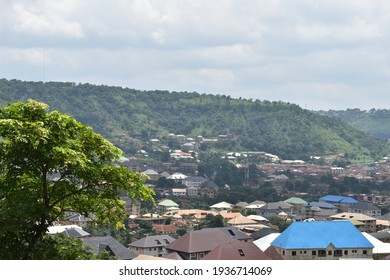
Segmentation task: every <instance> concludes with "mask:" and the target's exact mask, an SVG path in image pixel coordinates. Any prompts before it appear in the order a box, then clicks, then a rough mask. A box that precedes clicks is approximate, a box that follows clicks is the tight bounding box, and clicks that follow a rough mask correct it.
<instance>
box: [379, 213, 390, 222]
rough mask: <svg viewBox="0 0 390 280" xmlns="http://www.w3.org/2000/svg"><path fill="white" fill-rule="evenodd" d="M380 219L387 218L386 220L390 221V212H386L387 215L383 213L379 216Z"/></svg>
mask: <svg viewBox="0 0 390 280" xmlns="http://www.w3.org/2000/svg"><path fill="white" fill-rule="evenodd" d="M378 220H385V221H390V212H389V213H387V214H385V215H382V216H380V217H379V218H378Z"/></svg>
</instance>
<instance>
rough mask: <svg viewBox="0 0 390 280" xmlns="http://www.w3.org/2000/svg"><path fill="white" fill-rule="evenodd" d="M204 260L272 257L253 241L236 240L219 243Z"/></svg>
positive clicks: (262, 258) (266, 258)
mask: <svg viewBox="0 0 390 280" xmlns="http://www.w3.org/2000/svg"><path fill="white" fill-rule="evenodd" d="M203 260H270V257H268V256H267V255H266V254H265V253H264V252H263V251H261V250H260V249H259V247H257V246H256V245H255V244H253V243H252V242H242V241H237V240H235V241H232V242H230V243H227V244H221V245H218V246H217V247H216V248H214V249H213V250H211V251H210V252H209V253H208V254H207V255H206V256H205V257H204V258H203Z"/></svg>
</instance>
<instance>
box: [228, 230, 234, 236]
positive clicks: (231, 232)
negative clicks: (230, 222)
mask: <svg viewBox="0 0 390 280" xmlns="http://www.w3.org/2000/svg"><path fill="white" fill-rule="evenodd" d="M228 232H229V233H230V235H231V236H236V235H235V234H234V232H233V231H232V230H231V229H229V230H228Z"/></svg>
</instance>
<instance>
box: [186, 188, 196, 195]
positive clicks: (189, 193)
mask: <svg viewBox="0 0 390 280" xmlns="http://www.w3.org/2000/svg"><path fill="white" fill-rule="evenodd" d="M186 191H187V196H188V197H197V196H198V188H196V187H188V188H186Z"/></svg>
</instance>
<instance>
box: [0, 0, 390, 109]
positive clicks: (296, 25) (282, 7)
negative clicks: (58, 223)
mask: <svg viewBox="0 0 390 280" xmlns="http://www.w3.org/2000/svg"><path fill="white" fill-rule="evenodd" d="M0 11H1V12H3V13H2V15H1V16H2V20H1V21H0V36H1V38H2V42H1V43H0V49H1V51H2V52H1V54H0V73H1V75H3V77H5V78H17V79H22V80H39V79H41V77H42V74H41V73H42V67H43V66H42V65H43V63H42V53H43V50H45V52H46V65H45V67H46V77H47V79H48V80H50V79H52V80H61V81H74V82H90V83H97V84H112V85H120V86H128V87H131V88H139V89H168V90H183V91H198V92H206V93H219V94H230V95H232V96H235V97H239V96H242V97H247V98H259V99H268V100H286V101H290V102H293V103H294V101H295V102H296V103H298V104H300V105H301V106H304V105H306V104H307V106H308V107H310V106H312V107H319V106H330V107H329V108H331V106H346V107H348V102H350V103H349V104H356V105H354V106H357V105H358V103H359V102H360V104H361V106H369V105H370V104H372V106H374V104H375V105H378V104H379V105H380V104H382V106H387V105H386V104H389V102H387V103H386V102H379V103H378V102H376V100H385V101H386V100H387V101H389V100H388V98H387V97H386V96H387V95H388V92H389V90H390V85H389V82H388V81H389V78H390V50H389V49H388V46H389V45H390V40H389V38H390V2H389V1H386V0H377V1H372V0H329V1H311V0H297V1H289V0H273V1H269V0H246V1H236V0H214V1H206V0H193V1H191V0H166V1H159V0H116V1H107V0H84V1H77V0H67V1H51V0H33V1H31V0H29V1H27V0H15V1H1V2H0ZM353 94H358V95H359V98H354V99H351V98H349V97H350V96H351V95H353ZM333 96H334V97H333ZM340 96H347V97H346V98H340ZM386 98H387V99H386ZM340 100H345V102H340ZM353 102H354V103H353Z"/></svg>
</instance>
